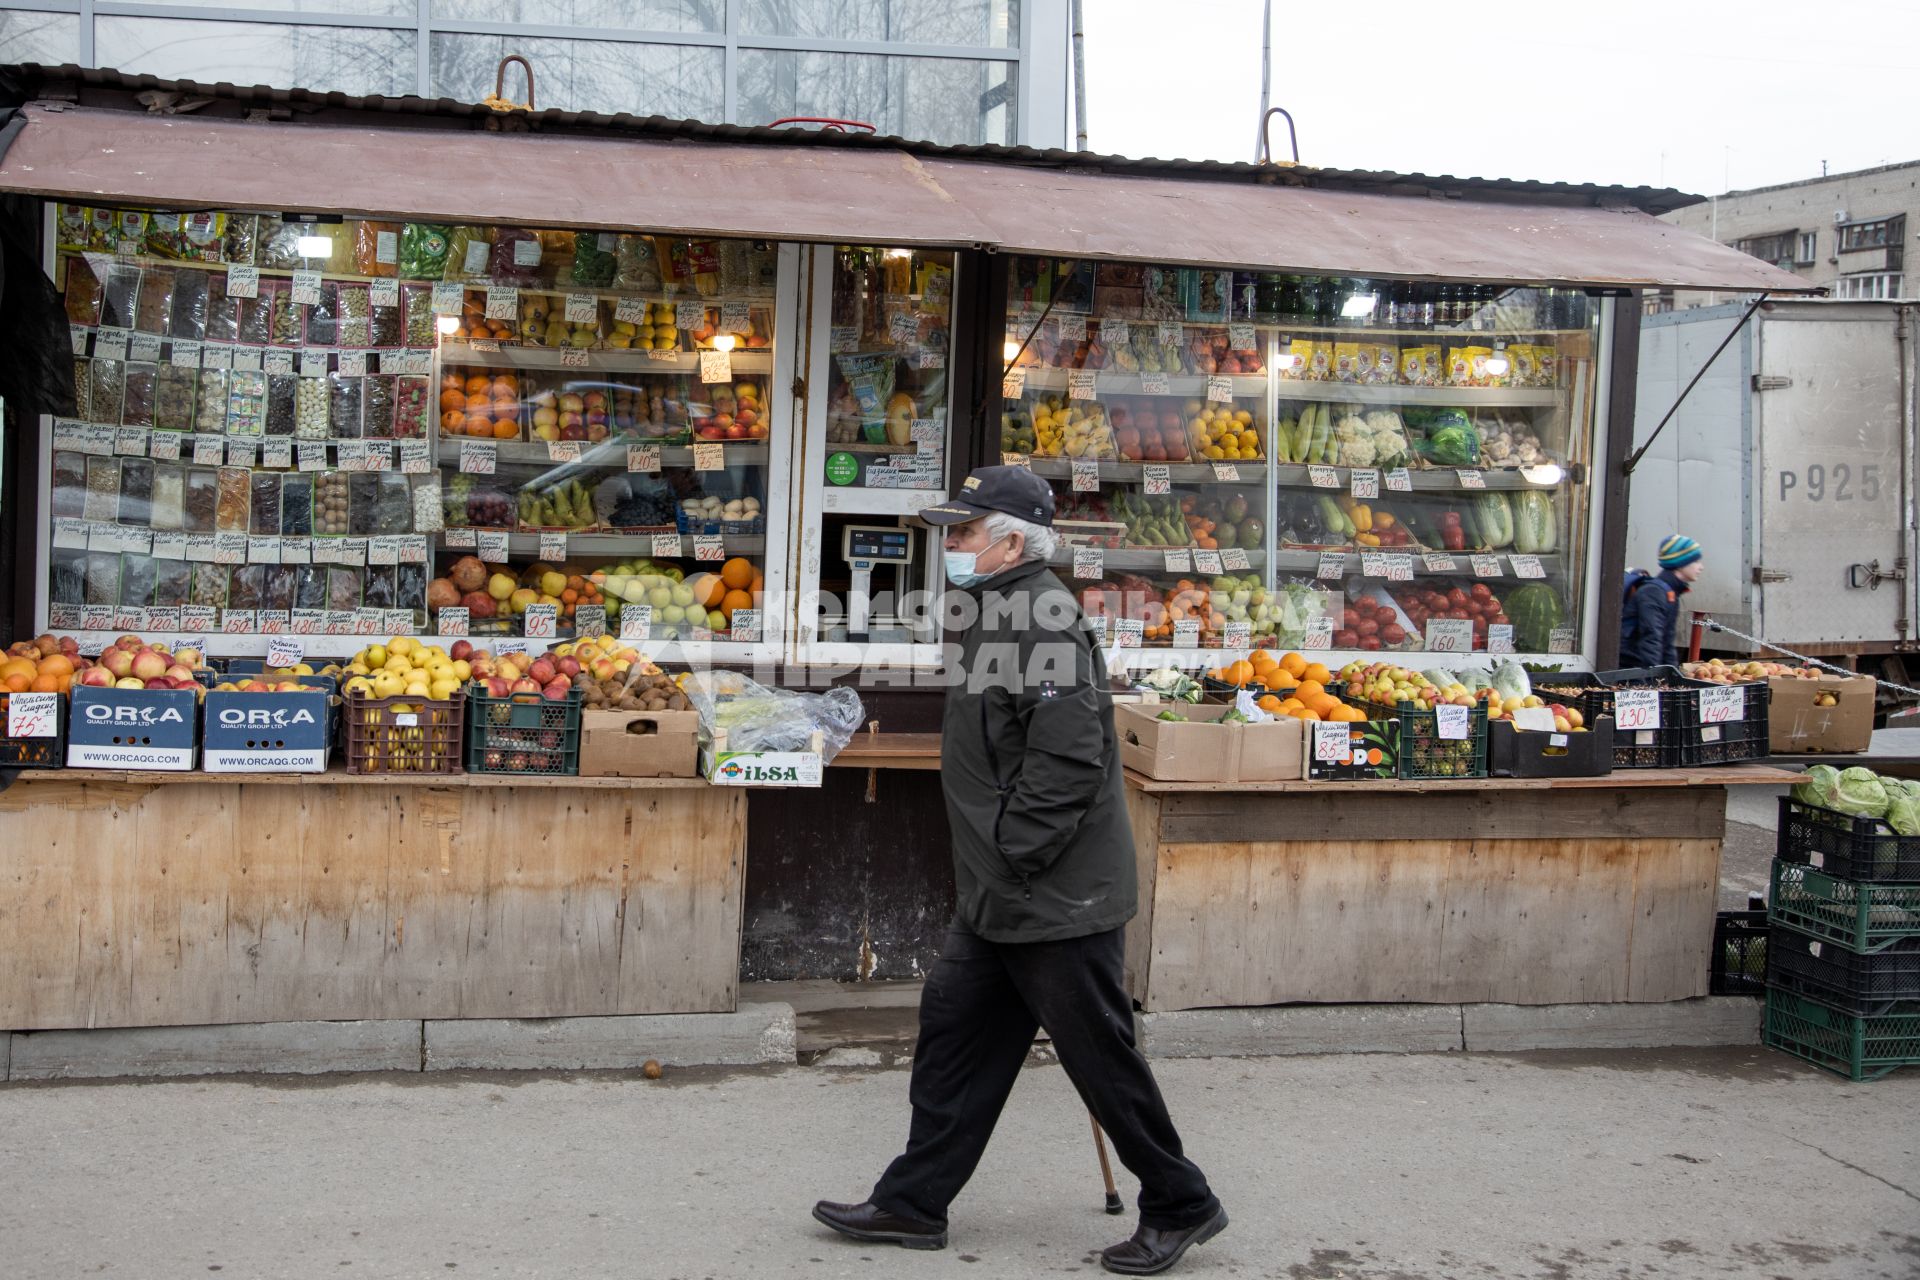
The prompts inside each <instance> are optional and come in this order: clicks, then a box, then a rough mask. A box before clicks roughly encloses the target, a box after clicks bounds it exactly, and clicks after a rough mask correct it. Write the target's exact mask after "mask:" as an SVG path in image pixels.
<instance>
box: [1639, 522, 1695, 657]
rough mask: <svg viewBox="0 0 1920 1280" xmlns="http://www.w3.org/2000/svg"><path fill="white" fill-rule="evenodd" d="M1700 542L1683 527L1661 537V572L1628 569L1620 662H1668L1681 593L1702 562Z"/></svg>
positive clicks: (1686, 590)
mask: <svg viewBox="0 0 1920 1280" xmlns="http://www.w3.org/2000/svg"><path fill="white" fill-rule="evenodd" d="M1702 554H1703V553H1702V552H1701V550H1700V544H1699V543H1697V542H1695V541H1694V540H1693V539H1692V538H1689V537H1688V536H1687V535H1686V534H1684V533H1676V534H1672V535H1670V536H1668V537H1667V538H1665V539H1663V540H1662V541H1661V543H1660V572H1659V573H1658V574H1649V573H1648V572H1647V571H1646V570H1644V569H1631V570H1629V571H1628V572H1627V581H1626V590H1625V596H1624V598H1623V600H1622V601H1621V607H1620V665H1621V666H1622V667H1657V666H1660V665H1662V664H1664V663H1670V662H1673V661H1674V660H1675V659H1676V657H1677V656H1678V655H1677V653H1676V652H1675V649H1674V642H1673V630H1674V623H1675V621H1676V620H1677V619H1678V618H1679V616H1680V597H1681V596H1683V595H1685V594H1687V592H1688V591H1689V590H1690V589H1691V588H1692V586H1693V584H1694V582H1695V581H1696V580H1697V579H1698V578H1699V577H1700V573H1701V570H1702V569H1704V568H1705V567H1706V566H1705V564H1704V563H1703V561H1702Z"/></svg>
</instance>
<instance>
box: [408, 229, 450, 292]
mask: <svg viewBox="0 0 1920 1280" xmlns="http://www.w3.org/2000/svg"><path fill="white" fill-rule="evenodd" d="M452 239H453V232H452V230H451V229H450V228H447V227H443V226H441V225H439V224H438V223H433V222H409V223H407V224H406V225H405V226H404V227H401V228H400V262H399V268H400V274H401V275H402V276H403V277H405V278H406V279H408V280H438V279H440V278H441V277H442V275H443V274H444V273H445V271H446V269H447V251H448V249H449V247H450V246H451V243H452Z"/></svg>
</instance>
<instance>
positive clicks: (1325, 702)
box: [1300, 693, 1340, 720]
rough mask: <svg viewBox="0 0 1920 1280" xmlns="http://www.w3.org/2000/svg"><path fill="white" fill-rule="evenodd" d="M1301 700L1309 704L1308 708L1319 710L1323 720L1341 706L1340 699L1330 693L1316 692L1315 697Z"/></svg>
mask: <svg viewBox="0 0 1920 1280" xmlns="http://www.w3.org/2000/svg"><path fill="white" fill-rule="evenodd" d="M1300 701H1302V702H1304V703H1306V704H1307V710H1309V711H1317V712H1319V713H1320V718H1321V719H1322V720H1325V719H1326V718H1327V717H1328V716H1331V715H1332V714H1333V713H1334V711H1335V710H1336V709H1337V708H1338V707H1339V706H1340V701H1339V699H1337V698H1335V697H1334V696H1333V695H1332V694H1329V693H1316V694H1315V695H1313V697H1311V698H1302V699H1300Z"/></svg>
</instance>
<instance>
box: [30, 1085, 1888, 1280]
mask: <svg viewBox="0 0 1920 1280" xmlns="http://www.w3.org/2000/svg"><path fill="white" fill-rule="evenodd" d="M1155 1070H1156V1071H1157V1072H1158V1074H1159V1077H1160V1080H1161V1082H1162V1086H1163V1088H1164V1090H1165V1092H1166V1094H1167V1096H1168V1098H1169V1099H1170V1101H1171V1104H1172V1107H1173V1111H1174V1115H1175V1118H1176V1119H1177V1120H1178V1121H1179V1123H1180V1125H1181V1127H1182V1129H1183V1131H1184V1133H1185V1135H1186V1139H1187V1144H1188V1148H1189V1150H1190V1152H1191V1153H1192V1154H1193V1155H1194V1156H1195V1158H1196V1159H1197V1160H1198V1161H1199V1162H1200V1163H1201V1165H1202V1166H1203V1167H1204V1168H1205V1169H1206V1170H1207V1171H1208V1173H1209V1175H1210V1177H1211V1178H1212V1179H1213V1181H1214V1184H1215V1187H1216V1189H1217V1190H1218V1192H1219V1193H1220V1195H1221V1197H1222V1198H1223V1199H1224V1201H1225V1202H1226V1204H1227V1207H1228V1209H1229V1211H1230V1213H1231V1215H1232V1219H1233V1223H1232V1226H1231V1227H1230V1228H1229V1229H1228V1231H1227V1232H1226V1233H1225V1234H1224V1235H1222V1236H1221V1237H1220V1238H1219V1239H1217V1240H1216V1241H1214V1242H1212V1243H1210V1244H1208V1245H1207V1246H1205V1247H1204V1248H1201V1249H1197V1250H1195V1251H1194V1252H1193V1253H1192V1254H1190V1255H1189V1256H1188V1258H1187V1260H1186V1261H1185V1262H1184V1263H1183V1264H1182V1266H1181V1269H1180V1271H1179V1273H1178V1274H1182V1275H1191V1276H1195V1277H1202V1276H1218V1277H1226V1276H1244V1277H1276V1278H1280V1280H1335V1278H1342V1280H1456V1278H1457V1280H1506V1278H1519V1277H1526V1278H1528V1280H1536V1278H1537V1280H1589V1278H1591V1280H1599V1278H1601V1277H1606V1278H1607V1280H1619V1278H1621V1277H1631V1278H1632V1280H1645V1278H1651V1280H1660V1278H1663V1277H1671V1278H1676V1280H1678V1278H1692V1277H1732V1278H1734V1280H1741V1278H1746V1277H1751V1278H1752V1280H1776V1278H1781V1277H1785V1278H1790V1280H1909V1278H1911V1277H1914V1276H1917V1275H1920V1124H1916V1123H1915V1116H1916V1115H1920V1070H1914V1071H1911V1072H1909V1073H1907V1074H1905V1075H1902V1074H1900V1073H1896V1074H1895V1075H1894V1076H1892V1077H1889V1078H1888V1079H1886V1080H1883V1081H1880V1082H1876V1083H1871V1084H1859V1085H1856V1084H1849V1083H1847V1082H1845V1081H1842V1080H1839V1079H1837V1078H1835V1077H1832V1076H1829V1075H1825V1074H1823V1073H1820V1072H1817V1071H1815V1070H1813V1069H1812V1068H1809V1067H1805V1066H1803V1065H1801V1064H1799V1063H1797V1062H1795V1061H1793V1060H1791V1059H1788V1058H1785V1057H1783V1056H1781V1055H1778V1054H1775V1053H1771V1052H1769V1051H1766V1050H1763V1049H1758V1048H1749V1049H1732V1050H1689V1051H1657V1052H1633V1051H1622V1052H1615V1053H1607V1054H1580V1053H1536V1054H1520V1055H1467V1054H1458V1053H1455V1054H1433V1055H1421V1056H1398V1055H1348V1056H1334V1057H1295V1058H1264V1059H1202V1060H1178V1061H1162V1062H1159V1063H1157V1064H1156V1066H1155ZM907 1079H908V1076H907V1072H906V1071H905V1070H902V1069H898V1068H894V1069H864V1070H840V1069H829V1068H823V1067H817V1066H815V1067H787V1068H768V1069H751V1070H737V1071H725V1070H720V1069H704V1070H683V1071H672V1072H669V1073H668V1075H667V1076H666V1078H665V1079H663V1080H660V1081H648V1080H645V1079H642V1078H640V1077H639V1076H638V1075H627V1074H618V1073H592V1074H581V1075H564V1076H556V1075H536V1074H530V1073H497V1074H494V1073H482V1074H473V1075H465V1074H458V1073H452V1074H449V1075H445V1076H442V1075H426V1076H422V1075H385V1076H382V1075H372V1076H335V1077H320V1078H286V1077H238V1078H235V1077H217V1078H203V1079H195V1080H184V1081H173V1082H159V1083H135V1082H119V1083H109V1082H100V1083H69V1084H21V1083H15V1084H11V1085H4V1086H0V1275H4V1276H5V1277H8V1280H67V1278H68V1277H75V1276H93V1275H106V1276H116V1275H117V1276H130V1277H139V1278H140V1280H173V1278H184V1277H200V1278H202V1280H204V1278H205V1277H208V1276H210V1275H217V1276H219V1277H221V1280H231V1278H234V1277H260V1278H261V1280H268V1278H274V1277H298V1278H301V1280H311V1278H312V1277H318V1276H334V1277H349V1278H351V1277H361V1278H363V1280H364V1278H367V1277H379V1278H381V1280H386V1278H389V1277H391V1278H394V1280H398V1278H400V1277H428V1276H431V1277H438V1278H441V1280H444V1278H445V1277H449V1276H473V1275H479V1276H505V1277H567V1278H568V1280H579V1278H583V1277H628V1276H631V1277H645V1278H647V1280H675V1278H684V1280H707V1278H711V1280H735V1278H739V1277H753V1278H756V1280H757V1278H759V1277H809V1278H818V1280H827V1278H829V1277H841V1276H859V1277H873V1278H874V1280H880V1278H881V1277H885V1278H887V1280H892V1278H893V1277H909V1278H915V1277H928V1276H958V1277H976V1278H977V1280H988V1278H989V1277H991V1278H994V1280H998V1278H999V1277H1012V1278H1022V1277H1040V1276H1048V1277H1056V1276H1059V1275H1063V1274H1072V1273H1083V1274H1089V1275H1091V1274H1095V1273H1098V1260H1097V1258H1096V1251H1097V1250H1098V1249H1099V1248H1101V1247H1102V1246H1105V1245H1108V1244H1112V1243H1114V1242H1116V1241H1117V1240H1119V1239H1120V1238H1122V1237H1123V1236H1124V1235H1125V1234H1126V1233H1127V1232H1128V1231H1130V1230H1131V1217H1130V1216H1129V1217H1128V1218H1112V1217H1107V1216H1106V1215H1104V1214H1103V1213H1101V1212H1100V1201H1101V1195H1100V1182H1099V1172H1098V1166H1097V1165H1096V1163H1095V1160H1094V1154H1093V1151H1092V1149H1091V1146H1092V1144H1091V1141H1090V1137H1089V1133H1088V1128H1087V1123H1086V1113H1085V1112H1084V1111H1083V1110H1081V1109H1080V1106H1079V1104H1078V1101H1077V1099H1076V1097H1075V1095H1074V1093H1073V1091H1072V1089H1071V1086H1070V1085H1069V1084H1068V1082H1067V1081H1066V1080H1065V1078H1064V1077H1063V1075H1062V1073H1061V1071H1060V1069H1059V1067H1058V1066H1055V1065H1041V1066H1034V1067H1031V1068H1029V1069H1028V1070H1027V1071H1026V1072H1025V1073H1024V1075H1023V1077H1022V1079H1021V1081H1020V1083H1019V1086H1018V1088H1017V1089H1016V1090H1015V1093H1014V1097H1013V1099H1012V1102H1011V1103H1010V1105H1009V1107H1008V1109H1007V1112H1006V1114H1005V1115H1004V1116H1003V1118H1002V1120H1001V1123H1000V1128H999V1132H998V1134H997V1135H996V1138H995V1141H994V1144H993V1146H992V1147H991V1148H990V1149H989V1152H988V1155H987V1159H986V1161H985V1163H984V1164H983V1165H982V1167H981V1169H980V1170H979V1172H978V1174H977V1175H976V1177H975V1178H974V1181H973V1183H972V1184H971V1185H970V1186H969V1187H968V1189H967V1190H966V1192H965V1193H964V1194H963V1196H962V1197H961V1199H960V1200H959V1202H958V1203H956V1204H955V1205H954V1208H953V1214H952V1244H951V1246H950V1247H949V1248H948V1249H947V1250H946V1251H945V1252H942V1253H908V1252H905V1251H902V1250H899V1249H889V1248H879V1247H874V1246H863V1245H859V1244H855V1243H853V1242H850V1241H846V1240H842V1239H840V1238H838V1237H836V1236H833V1235H831V1234H830V1233H828V1232H827V1231H826V1230H825V1229H823V1228H821V1227H820V1226H818V1225H817V1224H815V1223H814V1222H813V1221H812V1220H811V1219H810V1218H809V1217H808V1213H807V1210H808V1208H809V1206H810V1205H811V1204H812V1202H813V1201H814V1200H815V1199H816V1198H819V1197H827V1198H834V1199H843V1198H844V1199H859V1198H861V1197H862V1196H863V1195H864V1193H865V1192H866V1190H867V1188H868V1187H869V1186H870V1185H871V1181H872V1179H873V1177H874V1176H875V1175H876V1174H877V1173H878V1172H879V1170H880V1168H881V1166H882V1165H883V1163H884V1162H885V1161H886V1160H887V1159H888V1158H889V1157H890V1156H891V1155H892V1154H893V1153H894V1151H895V1150H896V1149H897V1146H898V1144H899V1143H900V1142H901V1141H902V1139H903V1138H904V1136H905V1132H906V1121H907V1096H906V1095H907ZM1126 1194H1127V1196H1128V1199H1129V1203H1131V1198H1132V1187H1131V1185H1130V1184H1129V1185H1128V1186H1127V1188H1126Z"/></svg>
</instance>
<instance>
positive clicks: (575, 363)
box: [560, 347, 593, 369]
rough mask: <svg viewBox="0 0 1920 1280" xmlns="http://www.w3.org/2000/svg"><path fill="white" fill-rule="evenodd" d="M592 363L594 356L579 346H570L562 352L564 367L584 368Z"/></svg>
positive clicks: (561, 358)
mask: <svg viewBox="0 0 1920 1280" xmlns="http://www.w3.org/2000/svg"><path fill="white" fill-rule="evenodd" d="M592 363H593V360H592V358H591V357H589V356H588V355H587V353H586V352H585V351H584V350H582V349H581V348H579V347H568V348H566V349H565V350H564V351H562V352H561V353H560V367H561V368H562V369H584V368H586V367H587V366H588V365H590V364H592Z"/></svg>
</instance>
